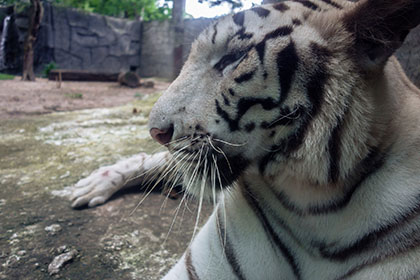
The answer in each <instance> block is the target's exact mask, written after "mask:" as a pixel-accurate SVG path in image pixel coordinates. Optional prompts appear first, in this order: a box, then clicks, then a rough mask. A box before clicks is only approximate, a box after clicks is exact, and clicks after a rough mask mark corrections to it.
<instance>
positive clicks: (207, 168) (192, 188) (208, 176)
mask: <svg viewBox="0 0 420 280" xmlns="http://www.w3.org/2000/svg"><path fill="white" fill-rule="evenodd" d="M248 165H249V160H247V159H245V158H244V157H243V156H241V155H236V156H221V155H216V156H215V157H212V158H211V161H210V160H208V161H207V162H204V163H202V164H200V166H197V168H196V169H194V170H189V171H186V172H184V173H183V176H182V181H183V189H184V190H185V192H186V193H188V194H189V195H191V196H193V197H196V198H199V199H204V200H213V199H214V197H215V196H216V195H217V194H218V193H220V192H221V191H223V190H228V189H230V188H233V187H235V183H236V181H237V180H238V179H239V177H240V176H241V175H242V174H243V172H244V171H245V170H246V168H247V167H248Z"/></svg>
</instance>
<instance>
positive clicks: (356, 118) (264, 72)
mask: <svg viewBox="0 0 420 280" xmlns="http://www.w3.org/2000/svg"><path fill="white" fill-rule="evenodd" d="M419 6H420V5H419V1H408V0H406V1H401V0H399V1H394V0H392V1H391V0H386V1H379V0H367V1H362V2H360V3H353V2H351V1H338V0H330V1H326V0H322V1H321V0H311V1H306V0H295V1H284V2H280V3H277V4H274V5H264V6H261V7H255V8H252V9H251V10H247V11H243V12H240V13H237V14H234V15H228V16H225V17H223V18H221V19H219V20H217V21H216V22H215V23H214V24H212V25H211V26H210V27H208V28H207V29H206V30H205V31H204V32H203V33H202V34H201V35H200V36H199V37H198V38H197V39H196V41H195V42H194V44H193V46H192V49H191V53H190V55H189V58H188V60H187V62H186V63H185V65H184V67H183V69H182V71H181V73H180V75H179V76H178V78H177V79H176V80H175V81H174V82H173V83H172V84H171V86H170V87H169V88H168V90H167V91H166V92H165V93H164V94H163V95H162V96H161V98H160V99H159V100H158V101H157V103H156V104H155V106H154V108H153V110H152V112H151V114H150V120H149V127H150V129H151V130H150V132H151V135H152V137H153V138H155V139H156V140H157V141H158V142H159V143H161V144H163V145H166V146H167V148H168V149H169V151H170V152H171V153H173V158H174V160H175V162H176V168H175V169H178V170H181V171H182V172H184V185H186V186H187V191H189V192H190V193H195V194H197V192H198V190H201V191H203V189H204V192H208V190H210V189H211V188H209V186H210V187H213V188H215V189H220V188H224V187H227V186H230V185H232V184H234V182H235V181H236V180H237V179H238V178H239V177H240V176H241V174H243V173H244V172H255V173H258V174H259V175H261V176H263V177H269V176H274V175H277V174H280V173H287V174H289V175H290V176H295V177H298V178H301V179H302V180H306V181H308V182H311V183H314V184H337V183H339V182H340V181H343V180H345V179H346V178H347V177H348V176H350V175H351V173H352V172H353V169H354V167H355V166H356V165H357V164H358V163H359V162H360V161H361V160H362V159H363V158H365V157H366V155H367V154H368V153H369V152H370V151H371V150H372V149H373V148H374V147H377V146H378V145H380V143H379V142H380V140H378V139H380V138H381V135H383V133H384V131H385V130H386V116H383V114H382V112H383V107H381V106H382V103H383V102H384V99H386V98H385V97H384V96H383V94H382V91H383V86H382V85H383V84H384V79H385V74H384V67H385V65H386V62H387V60H388V58H389V57H390V56H391V55H392V53H393V51H394V50H395V49H396V48H397V47H398V46H399V45H400V44H401V43H402V41H403V40H404V37H405V35H406V34H407V33H408V30H409V29H410V28H413V27H414V26H415V25H416V23H418V22H419V21H420V19H419V16H418V15H416V12H413V9H414V8H417V9H418V8H419ZM410 8H411V10H410ZM414 19H416V20H415V22H414ZM379 119H381V121H380V122H379V121H378V120H379ZM201 182H202V184H201ZM197 183H198V185H200V184H201V185H202V188H197V187H188V186H192V185H195V186H197Z"/></svg>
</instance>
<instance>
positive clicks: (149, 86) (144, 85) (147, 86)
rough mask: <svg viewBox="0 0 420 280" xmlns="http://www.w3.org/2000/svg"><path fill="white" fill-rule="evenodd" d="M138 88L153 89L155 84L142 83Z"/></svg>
mask: <svg viewBox="0 0 420 280" xmlns="http://www.w3.org/2000/svg"><path fill="white" fill-rule="evenodd" d="M140 86H142V87H144V88H154V87H155V83H154V82H153V81H146V82H144V83H141V84H140Z"/></svg>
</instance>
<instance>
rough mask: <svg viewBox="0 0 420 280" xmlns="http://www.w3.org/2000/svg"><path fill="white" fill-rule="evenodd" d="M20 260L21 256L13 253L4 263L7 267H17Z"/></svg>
mask: <svg viewBox="0 0 420 280" xmlns="http://www.w3.org/2000/svg"><path fill="white" fill-rule="evenodd" d="M19 260H20V257H19V256H16V255H12V256H10V257H9V258H8V259H7V260H6V262H5V263H4V265H5V266H6V267H16V266H17V264H18V262H19Z"/></svg>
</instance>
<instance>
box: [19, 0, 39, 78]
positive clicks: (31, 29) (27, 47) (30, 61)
mask: <svg viewBox="0 0 420 280" xmlns="http://www.w3.org/2000/svg"><path fill="white" fill-rule="evenodd" d="M42 16H43V8H42V4H41V1H40V0H31V7H30V9H29V26H28V34H27V36H26V40H25V44H24V47H23V51H24V53H23V74H22V80H23V81H35V74H34V45H35V41H36V37H37V35H38V29H39V26H40V25H41V20H42Z"/></svg>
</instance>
